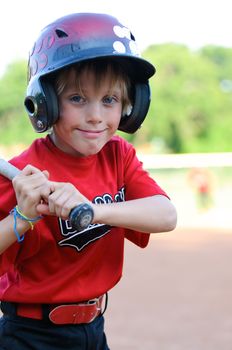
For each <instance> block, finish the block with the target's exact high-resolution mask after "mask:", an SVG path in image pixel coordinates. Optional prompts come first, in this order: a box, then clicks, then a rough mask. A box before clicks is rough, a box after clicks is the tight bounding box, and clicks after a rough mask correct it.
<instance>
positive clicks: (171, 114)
mask: <svg viewBox="0 0 232 350" xmlns="http://www.w3.org/2000/svg"><path fill="white" fill-rule="evenodd" d="M143 57H144V58H146V59H148V60H149V61H150V62H152V63H153V64H154V66H155V67H156V74H155V75H154V77H152V78H151V80H150V87H151V104H150V110H149V113H148V116H147V118H146V119H145V121H144V123H143V125H142V127H141V128H140V129H139V130H138V131H137V132H136V133H135V134H132V135H127V134H125V133H122V135H123V137H125V138H127V139H128V140H129V141H130V142H132V143H133V144H135V145H136V146H137V147H144V146H147V147H149V149H150V150H152V151H154V152H156V153H167V152H168V153H191V152H227V151H232V147H231V145H230V138H231V111H232V49H230V48H225V47H219V46H205V47H203V48H201V49H200V50H197V51H192V50H190V49H189V48H188V47H186V46H184V45H178V44H174V43H173V44H162V45H152V46H150V47H148V48H147V49H146V50H145V51H144V52H143ZM26 70H27V62H26V61H24V60H22V61H15V62H12V63H11V64H9V66H8V67H7V69H6V71H5V73H4V75H3V76H2V77H1V78H0V96H1V98H0V140H1V141H0V144H5V145H7V144H8V145H9V144H17V143H21V144H25V145H27V144H29V143H30V142H31V141H32V140H33V139H34V138H35V137H41V135H38V134H35V132H34V131H33V129H32V126H31V124H30V123H29V121H28V117H27V115H26V112H25V110H24V105H23V101H24V96H25V92H26V85H27V81H26V74H27V73H26Z"/></svg>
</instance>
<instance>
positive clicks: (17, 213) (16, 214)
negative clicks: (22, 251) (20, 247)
mask: <svg viewBox="0 0 232 350" xmlns="http://www.w3.org/2000/svg"><path fill="white" fill-rule="evenodd" d="M10 214H11V215H14V233H15V235H16V237H17V241H18V242H22V241H23V240H24V235H22V236H21V237H20V235H19V233H18V231H17V218H19V219H21V220H23V221H26V222H28V223H29V224H30V226H31V230H33V228H34V224H33V223H34V222H36V221H38V220H39V219H42V216H36V217H35V218H28V217H27V216H26V215H24V214H23V213H22V212H21V211H20V210H19V208H18V206H17V205H16V207H14V208H13V209H12V210H11V211H10Z"/></svg>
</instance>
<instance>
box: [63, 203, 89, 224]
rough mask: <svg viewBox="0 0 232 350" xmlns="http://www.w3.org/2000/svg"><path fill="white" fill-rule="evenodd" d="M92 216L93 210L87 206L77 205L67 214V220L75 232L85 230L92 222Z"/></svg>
mask: <svg viewBox="0 0 232 350" xmlns="http://www.w3.org/2000/svg"><path fill="white" fill-rule="evenodd" d="M93 216H94V211H93V208H92V207H91V206H90V205H89V204H87V203H83V204H79V205H77V206H76V207H75V208H73V209H72V210H71V212H70V214H69V220H70V222H71V225H72V227H73V228H75V229H76V230H77V231H83V230H85V229H86V228H87V227H88V226H89V225H90V224H91V222H92V220H93Z"/></svg>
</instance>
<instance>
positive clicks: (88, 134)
mask: <svg viewBox="0 0 232 350" xmlns="http://www.w3.org/2000/svg"><path fill="white" fill-rule="evenodd" d="M76 130H77V131H79V132H80V133H81V134H82V136H83V137H86V138H97V137H99V136H101V135H102V134H103V133H104V132H105V131H106V129H103V130H84V129H76Z"/></svg>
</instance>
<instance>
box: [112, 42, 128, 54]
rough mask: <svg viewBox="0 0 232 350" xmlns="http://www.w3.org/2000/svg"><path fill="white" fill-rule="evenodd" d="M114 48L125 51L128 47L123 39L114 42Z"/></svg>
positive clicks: (120, 51) (121, 51)
mask: <svg viewBox="0 0 232 350" xmlns="http://www.w3.org/2000/svg"><path fill="white" fill-rule="evenodd" d="M113 47H114V50H115V51H116V52H119V53H125V52H126V47H125V45H124V44H123V43H122V42H121V41H115V42H114V43H113Z"/></svg>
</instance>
